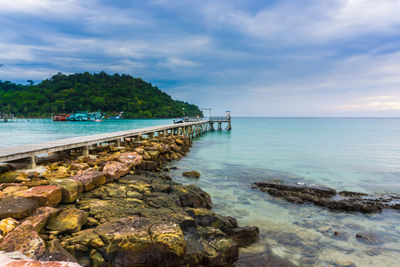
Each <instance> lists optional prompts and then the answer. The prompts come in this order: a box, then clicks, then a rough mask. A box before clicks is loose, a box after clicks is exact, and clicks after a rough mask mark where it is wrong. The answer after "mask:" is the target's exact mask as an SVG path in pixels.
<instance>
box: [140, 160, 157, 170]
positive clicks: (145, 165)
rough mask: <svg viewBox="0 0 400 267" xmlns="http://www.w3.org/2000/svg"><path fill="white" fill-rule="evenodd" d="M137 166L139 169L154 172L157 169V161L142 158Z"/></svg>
mask: <svg viewBox="0 0 400 267" xmlns="http://www.w3.org/2000/svg"><path fill="white" fill-rule="evenodd" d="M139 168H140V169H141V170H147V171H153V172H155V171H157V169H158V163H157V162H156V161H152V160H143V162H142V164H140V165H139Z"/></svg>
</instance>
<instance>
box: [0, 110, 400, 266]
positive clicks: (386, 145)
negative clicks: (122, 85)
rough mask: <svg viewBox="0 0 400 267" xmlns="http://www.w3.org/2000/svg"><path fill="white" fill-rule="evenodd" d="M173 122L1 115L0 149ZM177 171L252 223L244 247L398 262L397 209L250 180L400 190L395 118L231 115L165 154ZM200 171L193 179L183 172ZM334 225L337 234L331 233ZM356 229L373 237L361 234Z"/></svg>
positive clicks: (225, 210)
mask: <svg viewBox="0 0 400 267" xmlns="http://www.w3.org/2000/svg"><path fill="white" fill-rule="evenodd" d="M169 123H172V120H105V121H103V122H52V121H51V120H19V121H14V122H8V123H0V149H1V148H4V147H10V146H18V145H24V144H33V143H40V142H46V141H51V140H56V139H62V138H68V137H75V136H83V135H91V134H97V133H104V132H112V131H121V130H128V129H135V128H142V127H147V126H154V125H162V124H169ZM171 166H174V167H177V169H174V170H171V173H170V174H171V176H172V178H173V180H175V181H177V182H181V183H184V184H195V185H197V186H199V187H200V188H202V189H203V190H205V191H206V192H208V193H209V194H210V195H211V197H212V201H213V203H214V208H213V209H214V211H215V212H217V213H220V214H222V215H226V216H232V217H235V218H237V220H238V223H239V225H240V226H246V225H250V226H253V225H255V226H258V227H259V229H260V240H259V241H258V242H257V243H255V244H253V245H251V246H249V247H247V248H243V249H241V250H242V252H249V253H259V252H260V253H261V252H264V251H267V247H269V248H271V250H272V252H273V253H274V254H276V255H278V256H281V257H283V258H285V259H288V260H290V261H292V262H293V263H295V264H298V265H300V266H341V265H340V264H342V265H343V264H351V262H353V263H354V264H355V265H356V266H400V211H398V210H389V209H387V210H383V211H382V212H381V213H375V214H362V213H358V212H334V211H330V210H328V209H326V208H321V207H317V206H314V205H312V204H293V203H288V202H286V201H284V200H282V199H278V198H275V197H272V196H270V195H269V194H267V193H263V192H261V191H259V190H257V189H253V188H252V183H254V182H257V181H262V180H269V179H279V180H283V181H289V182H302V183H303V182H304V183H313V184H320V185H324V186H328V187H331V188H334V189H336V190H351V191H357V192H365V193H400V119H398V118H235V117H234V118H232V130H231V131H225V130H223V131H215V132H208V133H206V134H204V135H202V136H200V137H196V138H194V142H193V147H192V149H191V152H190V153H189V154H188V156H187V157H185V158H183V159H181V160H179V161H175V162H173V163H171ZM186 170H197V171H199V172H200V173H201V177H200V178H199V179H193V178H186V177H183V176H182V172H183V171H186ZM335 232H336V233H340V234H339V235H337V234H336V235H335V234H334V233H335ZM357 233H369V234H372V235H374V236H376V237H378V238H377V240H378V242H372V243H365V242H362V241H360V240H359V239H357V238H356V234H357Z"/></svg>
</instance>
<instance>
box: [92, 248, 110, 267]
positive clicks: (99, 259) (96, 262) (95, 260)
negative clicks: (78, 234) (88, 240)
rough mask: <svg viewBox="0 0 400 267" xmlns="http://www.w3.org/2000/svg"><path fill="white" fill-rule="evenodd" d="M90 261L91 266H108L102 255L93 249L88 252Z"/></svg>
mask: <svg viewBox="0 0 400 267" xmlns="http://www.w3.org/2000/svg"><path fill="white" fill-rule="evenodd" d="M90 261H91V265H92V266H110V265H109V264H107V262H106V261H105V259H104V258H103V255H101V253H100V252H98V251H97V250H95V249H92V251H90Z"/></svg>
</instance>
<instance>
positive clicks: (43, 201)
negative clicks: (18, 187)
mask: <svg viewBox="0 0 400 267" xmlns="http://www.w3.org/2000/svg"><path fill="white" fill-rule="evenodd" d="M15 195H16V196H20V197H24V198H29V199H33V200H36V201H37V202H38V204H39V206H50V207H54V206H56V205H57V204H58V203H59V202H60V201H61V199H62V194H61V188H60V187H59V186H57V185H41V186H35V187H31V188H29V189H27V190H24V191H18V192H16V193H15Z"/></svg>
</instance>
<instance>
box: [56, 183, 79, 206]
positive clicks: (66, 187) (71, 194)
mask: <svg viewBox="0 0 400 267" xmlns="http://www.w3.org/2000/svg"><path fill="white" fill-rule="evenodd" d="M50 184H53V185H57V186H59V187H60V188H61V193H62V203H73V202H75V201H76V200H77V199H78V198H79V197H80V195H81V193H82V191H83V185H82V183H81V182H79V181H77V180H73V179H54V180H52V181H50Z"/></svg>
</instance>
